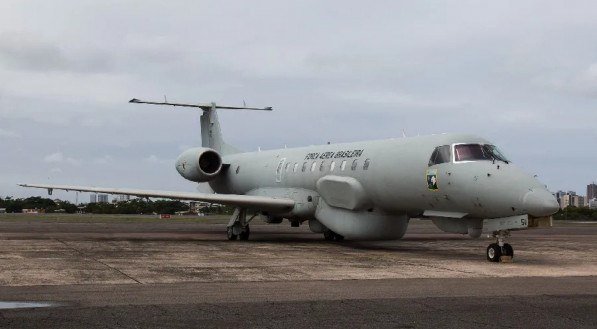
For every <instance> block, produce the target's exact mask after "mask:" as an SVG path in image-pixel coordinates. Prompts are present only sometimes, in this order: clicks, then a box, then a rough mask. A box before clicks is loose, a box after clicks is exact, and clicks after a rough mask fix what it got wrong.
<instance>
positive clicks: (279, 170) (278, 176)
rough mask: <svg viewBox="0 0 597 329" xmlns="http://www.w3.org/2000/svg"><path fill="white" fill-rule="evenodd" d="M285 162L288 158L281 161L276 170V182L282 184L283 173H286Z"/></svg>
mask: <svg viewBox="0 0 597 329" xmlns="http://www.w3.org/2000/svg"><path fill="white" fill-rule="evenodd" d="M284 162H286V158H282V159H280V162H278V167H277V168H276V182H277V183H280V182H281V181H282V173H283V172H284Z"/></svg>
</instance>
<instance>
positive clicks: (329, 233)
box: [323, 230, 336, 241]
mask: <svg viewBox="0 0 597 329" xmlns="http://www.w3.org/2000/svg"><path fill="white" fill-rule="evenodd" d="M335 235H336V233H334V232H332V231H330V230H325V231H323V238H324V239H325V240H326V241H334V236H335Z"/></svg>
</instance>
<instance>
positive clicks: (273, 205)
mask: <svg viewBox="0 0 597 329" xmlns="http://www.w3.org/2000/svg"><path fill="white" fill-rule="evenodd" d="M19 186H22V187H32V188H41V189H46V190H48V192H49V193H50V194H51V193H52V191H53V190H64V191H79V192H96V193H106V194H125V195H134V196H139V197H151V198H167V199H176V200H189V201H203V202H212V203H218V204H223V205H230V206H238V207H245V208H251V209H259V210H290V209H292V207H294V200H292V199H285V198H274V197H268V196H252V195H240V194H208V193H195V192H174V191H154V190H138V189H126V188H104V187H89V186H69V185H46V184H19Z"/></svg>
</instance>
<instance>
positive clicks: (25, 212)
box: [23, 208, 43, 215]
mask: <svg viewBox="0 0 597 329" xmlns="http://www.w3.org/2000/svg"><path fill="white" fill-rule="evenodd" d="M40 212H43V210H40V209H37V208H34V209H23V214H29V215H34V214H39V213H40Z"/></svg>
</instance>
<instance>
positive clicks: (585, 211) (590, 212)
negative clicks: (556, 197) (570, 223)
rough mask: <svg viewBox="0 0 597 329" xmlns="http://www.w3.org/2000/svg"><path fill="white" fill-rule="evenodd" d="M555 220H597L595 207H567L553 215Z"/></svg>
mask: <svg viewBox="0 0 597 329" xmlns="http://www.w3.org/2000/svg"><path fill="white" fill-rule="evenodd" d="M553 218H554V219H557V220H597V209H589V208H577V207H567V208H566V209H563V210H560V211H558V212H557V213H556V214H555V215H553Z"/></svg>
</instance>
